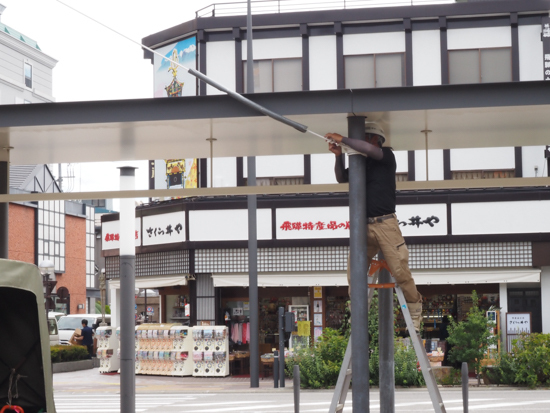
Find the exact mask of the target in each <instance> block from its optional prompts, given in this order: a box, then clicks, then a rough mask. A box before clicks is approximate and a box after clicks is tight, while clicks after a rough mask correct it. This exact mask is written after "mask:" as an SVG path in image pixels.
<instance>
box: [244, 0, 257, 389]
mask: <svg viewBox="0 0 550 413" xmlns="http://www.w3.org/2000/svg"><path fill="white" fill-rule="evenodd" d="M250 1H251V0H248V14H247V17H246V48H247V57H246V59H247V60H246V67H247V70H248V72H247V79H246V81H247V85H246V86H247V91H248V93H254V70H253V63H254V62H253V59H254V57H253V56H252V11H251V4H250ZM247 175H248V186H256V158H255V157H253V156H249V157H248V158H247ZM247 201H248V278H249V280H248V300H249V301H250V387H260V314H259V312H260V303H259V299H258V234H257V218H256V217H257V210H258V199H257V196H256V195H248V198H247Z"/></svg>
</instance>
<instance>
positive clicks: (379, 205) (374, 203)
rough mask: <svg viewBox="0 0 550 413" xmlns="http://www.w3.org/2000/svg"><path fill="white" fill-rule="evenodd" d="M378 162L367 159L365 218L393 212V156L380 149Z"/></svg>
mask: <svg viewBox="0 0 550 413" xmlns="http://www.w3.org/2000/svg"><path fill="white" fill-rule="evenodd" d="M382 152H383V153H384V157H383V158H382V159H380V160H379V161H377V160H375V159H373V158H367V217H368V218H372V217H379V216H382V215H387V214H393V213H394V212H395V170H396V169H397V164H396V162H395V155H394V154H393V151H392V150H391V149H390V148H384V147H383V148H382Z"/></svg>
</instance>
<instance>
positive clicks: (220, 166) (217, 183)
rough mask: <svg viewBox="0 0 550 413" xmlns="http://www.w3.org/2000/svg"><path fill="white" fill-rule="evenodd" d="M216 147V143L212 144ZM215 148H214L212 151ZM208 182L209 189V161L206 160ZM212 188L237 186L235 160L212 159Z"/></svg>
mask: <svg viewBox="0 0 550 413" xmlns="http://www.w3.org/2000/svg"><path fill="white" fill-rule="evenodd" d="M214 145H216V143H214ZM215 150H216V147H215V146H214V151H215ZM206 167H207V169H208V171H207V175H208V182H207V185H208V187H209V188H210V159H209V158H208V159H207V160H206ZM213 169H214V170H213V175H214V188H226V187H234V186H237V158H214V168H213Z"/></svg>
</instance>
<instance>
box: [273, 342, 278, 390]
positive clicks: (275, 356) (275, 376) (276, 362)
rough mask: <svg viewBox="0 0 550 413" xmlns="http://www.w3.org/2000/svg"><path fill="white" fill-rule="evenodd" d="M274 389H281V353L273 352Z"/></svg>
mask: <svg viewBox="0 0 550 413" xmlns="http://www.w3.org/2000/svg"><path fill="white" fill-rule="evenodd" d="M273 388H275V389H278V388H279V352H278V351H277V350H275V351H274V352H273Z"/></svg>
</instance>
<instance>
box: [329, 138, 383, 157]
mask: <svg viewBox="0 0 550 413" xmlns="http://www.w3.org/2000/svg"><path fill="white" fill-rule="evenodd" d="M325 138H328V139H331V140H333V141H334V142H336V143H337V144H341V143H343V144H344V145H346V146H349V147H350V148H351V149H353V150H355V151H357V152H360V153H362V154H364V155H367V156H368V157H369V158H372V159H376V160H377V161H379V160H380V159H382V158H383V157H384V153H383V152H382V148H380V147H378V146H376V145H372V144H370V143H368V142H365V141H361V140H359V139H350V138H346V137H345V136H342V135H340V134H338V133H327V134H326V135H325ZM340 151H341V149H340ZM331 152H334V151H332V150H331Z"/></svg>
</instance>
